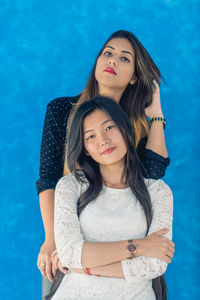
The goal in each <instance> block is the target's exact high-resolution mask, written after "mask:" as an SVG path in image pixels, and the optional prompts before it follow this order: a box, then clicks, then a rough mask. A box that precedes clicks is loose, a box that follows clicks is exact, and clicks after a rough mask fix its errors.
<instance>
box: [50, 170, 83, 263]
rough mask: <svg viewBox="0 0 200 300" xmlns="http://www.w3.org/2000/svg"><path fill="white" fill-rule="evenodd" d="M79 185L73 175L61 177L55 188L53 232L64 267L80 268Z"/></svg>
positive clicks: (81, 244) (81, 237)
mask: <svg viewBox="0 0 200 300" xmlns="http://www.w3.org/2000/svg"><path fill="white" fill-rule="evenodd" d="M80 190H81V186H80V184H79V183H78V182H77V181H76V179H75V178H74V176H73V175H71V174H70V175H67V176H64V177H62V178H61V179H60V180H59V182H58V184H57V186H56V190H55V218H54V219H55V220H54V234H55V242H56V248H57V251H58V256H59V258H60V260H61V262H62V264H63V265H64V266H65V267H72V268H79V269H80V268H82V265H81V253H82V246H83V241H84V240H83V235H82V233H81V230H80V223H79V219H78V216H77V200H78V198H79V195H80Z"/></svg>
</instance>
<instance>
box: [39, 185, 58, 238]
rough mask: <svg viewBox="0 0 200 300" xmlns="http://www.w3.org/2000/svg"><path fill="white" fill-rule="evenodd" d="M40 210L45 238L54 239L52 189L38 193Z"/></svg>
mask: <svg viewBox="0 0 200 300" xmlns="http://www.w3.org/2000/svg"><path fill="white" fill-rule="evenodd" d="M39 198H40V210H41V215H42V221H43V224H44V230H45V240H48V241H51V242H52V243H55V241H54V190H53V189H48V190H45V191H43V192H42V193H40V194H39Z"/></svg>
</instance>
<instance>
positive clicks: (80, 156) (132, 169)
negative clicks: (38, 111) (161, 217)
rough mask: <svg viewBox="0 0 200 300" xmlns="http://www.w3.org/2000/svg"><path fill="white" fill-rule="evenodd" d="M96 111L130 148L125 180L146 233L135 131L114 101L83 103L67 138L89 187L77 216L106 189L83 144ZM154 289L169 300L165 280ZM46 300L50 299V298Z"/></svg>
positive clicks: (146, 199)
mask: <svg viewBox="0 0 200 300" xmlns="http://www.w3.org/2000/svg"><path fill="white" fill-rule="evenodd" d="M97 109H101V110H103V111H104V112H106V113H107V114H108V115H109V116H110V117H111V119H112V120H113V121H114V122H115V124H116V126H118V128H119V130H120V132H121V134H122V136H123V138H124V141H125V143H126V146H127V154H126V157H125V170H124V176H125V180H126V183H127V184H128V185H129V187H130V188H131V189H132V192H133V194H134V195H135V196H136V198H137V200H138V201H139V202H140V204H141V206H142V207H143V210H144V213H145V216H146V223H147V231H146V233H147V232H148V230H149V227H150V224H151V221H152V206H151V199H150V195H149V193H148V190H147V187H146V184H145V182H144V178H143V176H142V165H141V163H140V160H139V158H138V156H137V152H136V146H135V135H134V130H133V127H132V124H131V122H130V120H129V118H128V117H127V115H126V114H125V112H124V111H123V110H122V109H121V108H120V106H119V105H118V104H117V103H116V102H115V101H113V100H112V99H110V98H107V97H101V96H96V97H94V98H92V99H91V100H90V101H86V102H84V103H83V104H82V105H80V106H79V107H78V109H77V110H76V113H75V115H74V118H73V121H72V128H73V129H72V130H71V132H70V134H69V137H68V151H67V153H68V155H67V162H68V166H69V169H70V171H71V172H73V174H74V175H75V177H76V178H77V180H78V181H79V182H80V183H81V184H82V183H84V182H87V184H88V187H87V189H86V190H85V192H84V193H83V194H81V195H80V197H79V199H78V206H77V213H78V215H80V214H81V212H82V211H83V209H84V208H85V207H86V205H87V204H88V203H90V202H91V201H93V200H95V199H96V198H97V196H98V195H99V193H100V192H101V190H102V187H103V181H102V176H101V173H100V167H99V164H98V163H97V162H96V161H94V160H93V159H92V158H91V157H90V156H88V155H87V153H86V151H85V148H84V142H83V123H84V119H85V117H86V116H88V115H89V114H91V113H92V112H93V111H95V110H97ZM80 167H81V171H80ZM86 179H87V181H86ZM60 273H61V272H60ZM57 276H58V279H59V281H61V280H62V277H64V275H62V274H59V272H58V275H57ZM57 287H58V282H57V283H55V284H54V288H52V290H51V294H50V295H49V296H52V295H53V294H54V293H55V288H57ZM153 289H154V292H155V295H156V299H157V300H165V299H167V292H166V284H165V281H164V277H163V276H160V277H158V278H156V279H153ZM46 299H51V298H48V297H47V298H46Z"/></svg>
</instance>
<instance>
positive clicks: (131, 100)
mask: <svg viewBox="0 0 200 300" xmlns="http://www.w3.org/2000/svg"><path fill="white" fill-rule="evenodd" d="M116 38H125V39H127V40H128V41H129V42H130V43H131V45H132V48H133V50H134V54H135V73H134V74H135V76H136V77H137V81H136V83H135V84H134V85H131V84H128V86H127V87H126V89H125V90H124V93H123V94H122V96H121V99H120V105H121V107H122V109H123V110H124V111H125V112H126V114H127V115H128V117H129V119H130V121H131V123H132V125H133V127H134V130H135V139H136V145H137V144H138V143H139V141H140V140H141V138H142V137H144V136H147V135H148V129H149V126H148V122H147V119H146V116H145V107H147V106H149V105H150V104H151V103H152V84H153V80H156V81H157V82H158V83H159V82H160V79H161V73H160V71H159V69H158V67H157V66H156V64H155V63H154V61H153V59H152V58H151V56H150V55H149V53H148V52H147V50H146V49H145V48H144V46H143V45H142V44H141V42H140V41H139V40H138V39H137V37H136V36H135V35H134V34H133V33H131V32H129V31H126V30H119V31H116V32H114V33H112V34H111V35H110V37H109V38H108V39H107V41H106V42H105V44H104V45H103V47H102V48H101V50H100V51H99V53H98V55H97V57H96V59H95V62H94V66H93V68H92V71H91V74H90V77H89V79H88V81H87V84H86V86H85V89H84V90H83V91H82V93H81V96H80V98H79V100H78V103H77V105H80V104H82V103H83V102H84V101H86V100H88V99H91V98H92V97H94V96H96V95H98V94H99V90H98V82H97V80H96V78H95V70H96V65H97V60H98V58H99V56H101V54H102V53H103V51H104V49H105V46H106V45H107V44H108V42H109V41H111V40H112V39H116ZM72 118H73V114H72ZM70 124H71V122H69V130H68V132H69V131H70Z"/></svg>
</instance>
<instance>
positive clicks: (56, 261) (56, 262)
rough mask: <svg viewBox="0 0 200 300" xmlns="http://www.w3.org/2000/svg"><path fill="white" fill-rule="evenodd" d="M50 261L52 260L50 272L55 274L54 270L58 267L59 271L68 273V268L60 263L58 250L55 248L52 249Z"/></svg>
mask: <svg viewBox="0 0 200 300" xmlns="http://www.w3.org/2000/svg"><path fill="white" fill-rule="evenodd" d="M51 262H52V272H53V275H54V276H55V274H56V270H57V269H59V270H60V271H61V272H63V273H64V274H65V275H67V274H68V269H67V268H65V267H64V266H63V264H62V263H61V261H60V259H59V257H58V252H57V250H55V251H53V253H52V254H51Z"/></svg>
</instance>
